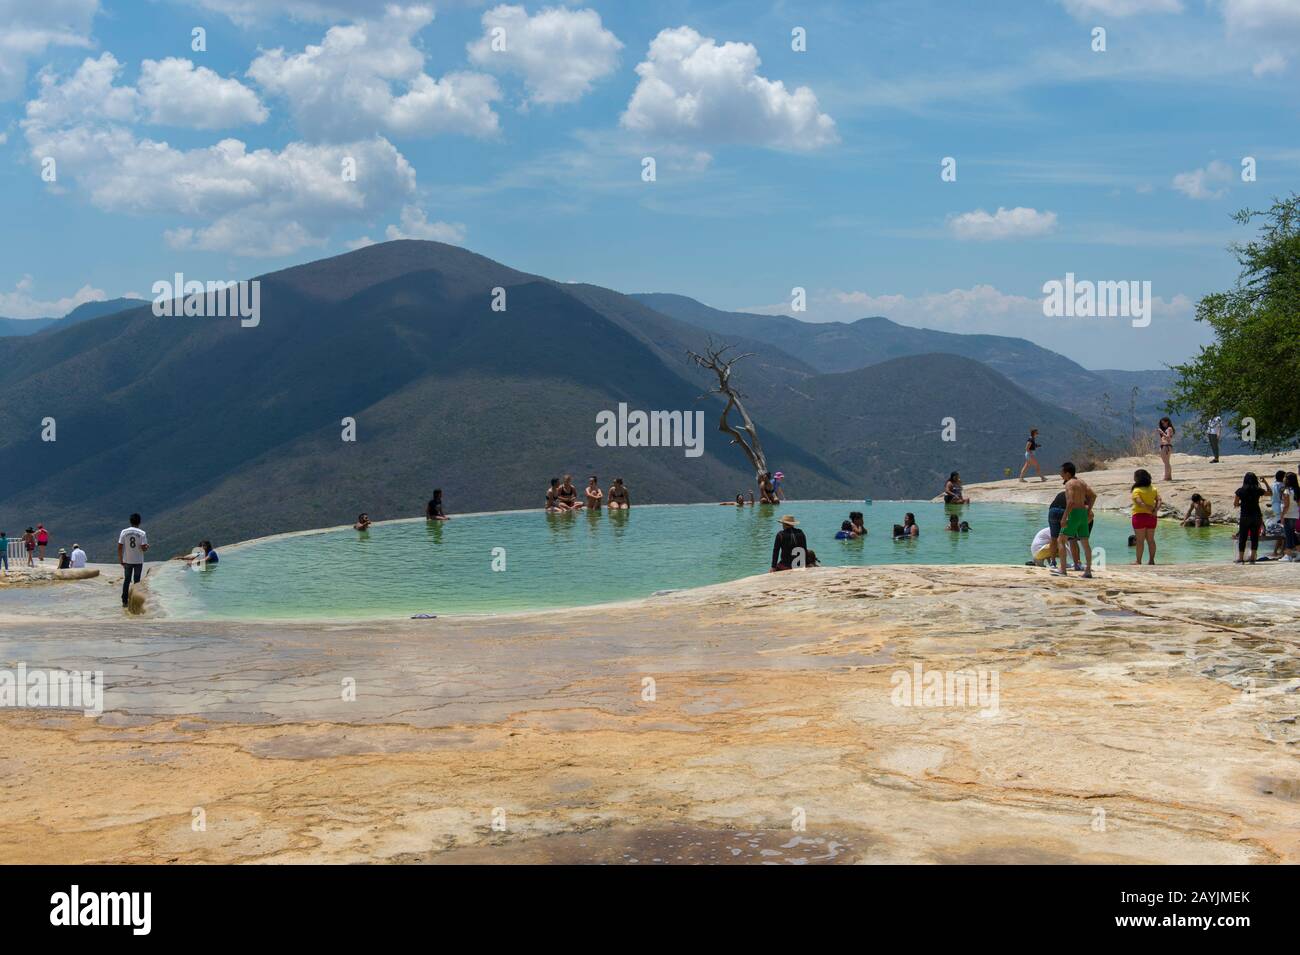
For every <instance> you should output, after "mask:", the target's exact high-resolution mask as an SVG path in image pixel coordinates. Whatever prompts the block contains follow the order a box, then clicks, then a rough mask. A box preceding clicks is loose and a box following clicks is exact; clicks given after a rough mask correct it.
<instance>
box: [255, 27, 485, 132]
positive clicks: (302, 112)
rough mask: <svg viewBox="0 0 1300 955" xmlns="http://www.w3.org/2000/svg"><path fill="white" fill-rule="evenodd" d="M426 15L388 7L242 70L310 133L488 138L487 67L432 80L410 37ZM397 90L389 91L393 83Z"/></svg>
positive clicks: (265, 56) (272, 52) (268, 55)
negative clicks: (318, 40) (298, 49)
mask: <svg viewBox="0 0 1300 955" xmlns="http://www.w3.org/2000/svg"><path fill="white" fill-rule="evenodd" d="M432 21H433V10H431V9H430V8H428V7H397V6H392V7H389V8H387V10H386V11H385V12H384V15H383V16H382V17H381V18H380V19H378V20H362V21H359V22H356V23H352V24H348V25H346V26H335V27H330V29H329V30H328V31H327V32H326V34H325V38H324V39H323V40H322V41H321V43H320V45H319V46H316V45H310V46H308V47H306V49H304V50H303V51H302V52H301V53H293V54H288V53H285V51H284V50H283V49H275V50H270V51H267V52H265V53H263V54H262V55H261V56H259V57H258V58H257V59H256V60H254V61H253V63H252V65H251V66H250V67H249V68H248V75H249V76H250V77H252V78H253V79H254V80H255V81H256V82H257V83H258V85H260V86H261V87H262V88H263V89H264V90H266V91H267V92H268V93H272V94H274V95H277V96H281V97H283V98H284V99H285V101H286V102H287V103H288V105H289V111H290V112H291V113H292V115H293V118H294V121H295V123H296V124H297V126H298V128H299V129H300V130H301V131H302V132H303V133H304V134H306V135H307V136H309V137H312V138H314V139H350V138H356V137H358V136H365V135H369V134H371V133H373V132H376V131H378V132H381V133H384V134H386V135H392V136H431V135H436V134H439V133H463V134H466V135H470V136H478V137H492V136H495V135H497V134H498V132H499V131H500V126H499V123H498V118H497V114H496V113H495V112H494V111H493V109H492V103H493V102H495V101H496V100H499V99H500V98H501V90H500V88H499V87H498V86H497V81H496V80H495V79H494V78H493V77H491V76H489V75H487V74H486V73H470V72H456V73H448V74H446V75H445V76H443V77H441V78H440V79H434V78H433V77H431V76H429V75H428V74H427V73H425V72H424V53H423V52H421V51H420V50H419V49H417V48H416V47H415V46H414V44H413V43H412V42H411V41H412V38H413V37H414V36H415V35H416V34H417V33H419V31H420V30H422V29H423V28H424V27H426V26H428V25H429V23H431V22H432ZM395 84H397V85H399V86H400V87H401V92H394V85H395Z"/></svg>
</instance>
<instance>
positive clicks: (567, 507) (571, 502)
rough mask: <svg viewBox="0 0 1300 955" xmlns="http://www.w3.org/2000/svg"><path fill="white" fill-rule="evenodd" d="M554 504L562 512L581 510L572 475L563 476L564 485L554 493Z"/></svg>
mask: <svg viewBox="0 0 1300 955" xmlns="http://www.w3.org/2000/svg"><path fill="white" fill-rule="evenodd" d="M555 503H556V504H558V505H559V506H560V509H561V510H564V511H577V510H580V509H581V508H582V502H581V501H579V500H578V489H577V488H576V487H574V486H573V475H572V474H566V475H564V483H563V484H561V485H560V486H559V488H557V489H556V491H555Z"/></svg>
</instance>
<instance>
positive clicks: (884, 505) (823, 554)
mask: <svg viewBox="0 0 1300 955" xmlns="http://www.w3.org/2000/svg"><path fill="white" fill-rule="evenodd" d="M850 510H861V511H862V512H863V513H864V515H865V518H866V526H867V530H868V536H867V537H866V538H865V539H859V540H855V541H837V540H835V539H834V536H835V532H836V531H837V530H838V529H839V525H840V522H841V521H842V520H844V519H845V518H846V517H847V516H848V512H849V511H850ZM906 511H912V512H914V513H915V514H916V518H917V522H918V524H919V526H920V528H921V537H920V538H919V539H918V540H913V541H894V540H892V539H891V537H890V531H891V528H892V525H894V524H896V523H901V522H902V520H903V514H904V512H906ZM786 512H789V513H793V514H794V515H796V516H797V517H798V518H799V521H800V526H801V527H802V528H803V529H804V531H805V533H806V534H807V536H808V542H809V547H810V548H811V549H813V550H814V551H815V552H816V553H817V556H818V558H819V559H820V560H821V561H822V563H823V564H827V565H832V566H835V565H863V564H1023V563H1024V562H1025V560H1027V559H1028V557H1029V543H1030V541H1031V540H1032V539H1033V536H1034V534H1035V533H1036V532H1037V531H1038V530H1039V529H1040V528H1042V527H1044V526H1046V508H1045V507H1041V506H1027V505H1019V504H975V505H972V506H967V507H964V508H948V507H945V506H944V505H942V504H931V503H928V502H919V501H876V502H874V503H873V504H871V505H866V504H861V503H857V504H855V503H851V502H838V501H811V502H798V503H793V502H792V503H787V504H785V505H783V506H782V507H781V508H779V509H778V508H774V507H745V508H735V507H720V506H718V505H713V504H692V505H666V506H657V507H636V508H633V509H632V510H630V511H600V512H590V513H589V512H581V511H580V512H576V513H569V514H544V513H541V512H511V513H501V514H485V515H480V516H474V517H461V518H453V519H452V520H450V521H446V522H433V523H430V522H426V521H424V520H423V519H420V520H415V521H400V522H394V523H388V524H382V525H377V526H375V527H374V528H372V529H371V530H370V531H368V532H366V533H357V532H356V531H352V530H335V531H321V532H314V533H310V534H301V535H294V536H290V537H282V538H276V539H270V540H266V541H262V542H257V543H253V544H248V545H245V546H242V547H239V548H235V549H232V550H228V551H226V552H224V553H222V562H221V564H220V565H219V566H218V567H215V568H211V569H208V570H202V571H187V570H185V569H184V568H183V567H181V566H180V565H173V566H170V567H167V568H164V569H163V570H162V571H161V572H159V573H155V574H154V575H153V577H152V578H151V587H152V589H153V591H154V593H155V594H157V595H158V597H159V598H160V600H161V601H162V603H163V606H164V608H165V609H166V611H167V613H169V614H170V615H172V616H177V617H202V618H245V619H249V618H350V619H357V618H369V617H393V616H402V617H407V616H411V615H412V614H417V613H431V614H447V613H499V612H508V611H519V610H537V609H546V608H555V607H574V606H583V605H590V604H597V603H605V602H608V601H615V600H628V599H635V598H640V597H647V596H650V595H651V594H653V593H655V592H657V591H661V590H679V589H684V588H688V587H699V586H704V585H708V584H717V583H724V582H726V581H729V580H737V579H739V578H741V577H747V576H750V575H751V574H755V573H762V572H763V571H765V570H766V569H767V568H768V566H769V565H770V562H771V552H772V540H773V537H774V535H775V534H776V532H777V530H778V529H779V527H778V524H777V518H778V517H779V516H780V515H781V514H783V513H786ZM951 512H959V513H960V515H961V518H962V519H964V520H967V521H969V522H970V524H971V526H972V530H971V531H970V533H966V534H952V533H949V532H947V531H946V530H945V529H944V528H945V526H946V524H947V520H946V515H947V514H948V513H951ZM1130 533H1131V529H1130V527H1129V522H1128V519H1127V518H1126V517H1125V516H1123V515H1119V514H1099V515H1098V516H1097V523H1096V527H1095V529H1094V532H1093V544H1094V547H1102V548H1104V549H1105V551H1106V554H1107V557H1108V558H1109V559H1110V560H1112V561H1130V560H1132V551H1131V550H1130V549H1129V548H1128V547H1127V544H1126V541H1127V538H1128V535H1129V534H1130ZM1229 534H1230V531H1229V530H1228V529H1226V528H1220V527H1216V528H1202V529H1190V528H1182V527H1178V526H1176V525H1173V524H1172V523H1164V522H1162V524H1161V526H1160V529H1159V531H1158V532H1157V542H1158V546H1159V553H1158V559H1159V560H1161V562H1164V563H1185V562H1189V561H1206V560H1219V559H1226V558H1228V556H1229V550H1230V544H1231V542H1230V539H1229ZM498 548H500V549H501V550H498ZM502 562H504V570H494V569H493V565H494V563H495V564H496V566H498V567H500V566H501V565H502Z"/></svg>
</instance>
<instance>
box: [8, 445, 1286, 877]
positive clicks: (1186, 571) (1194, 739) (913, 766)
mask: <svg viewBox="0 0 1300 955" xmlns="http://www.w3.org/2000/svg"><path fill="white" fill-rule="evenodd" d="M1225 467H1226V468H1230V469H1231V470H1232V471H1239V470H1241V468H1240V466H1239V464H1238V463H1236V462H1233V463H1232V464H1230V465H1225ZM1181 470H1183V468H1182V463H1181V462H1178V461H1176V462H1175V473H1176V474H1178V473H1179V471H1181ZM1188 473H1191V469H1190V468H1189V469H1188ZM1238 477H1240V475H1239V474H1238ZM1098 483H1099V484H1102V482H1100V481H1099V482H1098ZM1103 486H1106V487H1109V484H1105V485H1103ZM1216 487H1217V485H1211V492H1212V493H1213V494H1216V495H1221V493H1222V492H1221V491H1220V490H1216V489H1215V488H1216ZM1029 490H1030V491H1037V490H1038V489H1037V488H1035V487H1031V488H1030V489H1029ZM976 493H977V494H978V493H980V489H976ZM1039 493H1043V492H1039ZM108 583H112V582H111V581H109V582H108ZM108 583H101V582H100V581H86V582H84V583H79V584H67V585H60V587H64V586H67V587H82V586H86V587H90V586H95V587H101V588H102V587H106V586H108ZM1298 584H1300V571H1297V570H1296V569H1295V567H1294V566H1293V565H1289V564H1287V565H1263V566H1256V567H1242V566H1232V565H1229V564H1224V565H1214V566H1208V565H1206V566H1192V567H1189V566H1183V567H1154V568H1149V567H1143V568H1132V567H1125V568H1122V569H1115V570H1107V571H1106V572H1104V573H1102V574H1100V575H1099V576H1098V577H1097V578H1096V579H1094V580H1089V581H1085V580H1081V579H1077V578H1076V579H1071V580H1069V581H1060V580H1056V579H1052V578H1050V577H1049V576H1047V572H1046V571H1044V570H1039V569H1034V568H1026V567H1013V568H995V567H951V566H948V567H910V568H903V567H869V568H844V569H839V568H837V569H817V570H807V571H798V572H792V573H787V574H779V575H768V576H762V577H755V578H750V579H748V580H745V581H739V582H735V583H730V584H726V585H723V586H719V587H713V588H706V589H701V590H694V591H688V592H682V593H676V594H670V595H667V596H663V597H658V598H653V599H651V600H648V601H644V602H641V603H636V604H626V605H620V606H617V607H612V608H600V609H584V610H575V611H565V612H561V613H548V614H535V615H523V616H517V617H494V618H459V619H456V618H439V619H437V620H432V621H409V620H407V621H396V622H391V623H370V624H363V625H334V626H330V625H301V624H277V625H269V624H232V623H180V622H172V623H168V622H166V621H162V620H157V619H151V618H149V617H148V616H147V615H146V616H144V617H138V618H137V617H127V616H117V615H114V616H112V617H111V618H110V617H105V618H104V619H101V620H85V619H75V618H69V619H56V618H53V617H51V616H50V615H48V614H47V615H44V616H39V615H38V616H33V615H30V614H24V613H20V612H17V611H16V610H14V608H12V607H11V608H9V613H8V614H7V615H6V616H4V617H3V618H2V619H0V664H2V665H3V666H5V667H11V668H12V667H14V666H16V665H17V663H19V662H25V663H26V665H27V666H28V667H29V668H30V667H37V666H42V667H63V668H68V669H74V668H83V669H100V670H103V671H104V681H105V683H106V685H107V691H106V698H105V709H104V712H103V714H102V715H100V716H98V717H96V716H93V715H92V716H84V715H81V714H80V713H73V712H71V711H68V710H48V709H47V710H41V709H10V708H5V709H0V767H2V768H3V772H0V787H2V788H0V791H2V792H3V799H0V861H3V862H170V861H180V862H306V861H312V862H359V861H371V862H449V861H467V862H510V861H527V862H537V861H562V862H573V861H604V862H633V861H636V862H654V861H665V862H673V861H679V860H680V861H694V862H728V863H730V862H735V863H749V862H778V863H794V864H818V863H841V862H1150V863H1191V862H1198V863H1271V862H1292V863H1294V862H1297V861H1300V826H1298V825H1297V820H1298V819H1300V769H1298V768H1297V767H1298V766H1300V763H1298V761H1297V747H1298V746H1300V728H1298V727H1297V716H1300V656H1298V655H1297V628H1296V624H1295V621H1296V620H1297V615H1298V614H1300V586H1297V585H1298ZM95 593H96V596H97V597H102V596H103V592H102V590H97V591H96V592H95ZM918 667H919V668H920V671H919V675H920V680H919V682H916V683H915V684H914V681H916V679H917V676H918V670H917V668H918ZM959 673H970V674H972V675H973V676H975V677H976V678H977V680H978V681H982V682H978V685H979V686H980V687H981V688H982V689H983V690H984V691H985V693H984V695H983V697H982V698H963V697H962V696H961V695H960V693H949V692H947V691H946V690H947V686H946V683H947V681H954V683H955V681H956V674H959ZM934 675H937V678H938V679H939V681H940V683H941V684H943V686H942V687H940V690H939V691H936V687H935V683H934V682H933V681H934V680H935V679H936V676H934ZM994 679H996V683H994V682H993V681H994ZM913 689H915V690H916V693H915V696H913V695H912V693H911V691H912V690H913ZM952 689H953V690H954V691H957V690H960V686H957V685H954V686H953V687H952ZM994 690H996V692H994ZM904 691H906V692H904ZM927 691H929V692H927Z"/></svg>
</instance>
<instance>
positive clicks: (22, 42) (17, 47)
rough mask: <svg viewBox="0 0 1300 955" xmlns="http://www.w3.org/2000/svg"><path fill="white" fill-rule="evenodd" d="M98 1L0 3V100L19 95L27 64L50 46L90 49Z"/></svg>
mask: <svg viewBox="0 0 1300 955" xmlns="http://www.w3.org/2000/svg"><path fill="white" fill-rule="evenodd" d="M98 11H99V0H41V2H39V3H38V2H35V0H0V101H3V100H9V99H14V98H16V97H18V96H21V95H22V92H23V88H24V86H25V85H26V83H27V65H28V63H30V62H31V61H32V60H36V59H40V58H41V57H43V56H45V55H46V53H47V52H48V51H49V50H50V49H51V48H52V47H61V46H73V47H89V46H90V45H91V40H90V28H91V24H92V22H93V21H94V19H95V14H96V13H97V12H98Z"/></svg>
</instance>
